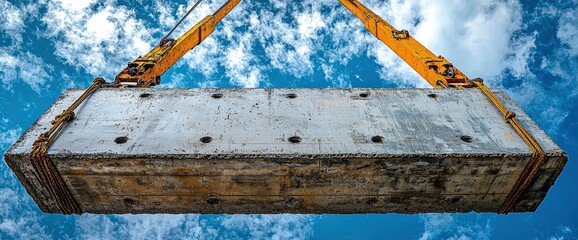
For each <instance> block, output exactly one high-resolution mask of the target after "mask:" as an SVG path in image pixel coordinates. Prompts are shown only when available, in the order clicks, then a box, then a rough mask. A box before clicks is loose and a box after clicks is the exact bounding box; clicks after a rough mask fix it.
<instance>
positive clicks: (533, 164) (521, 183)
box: [472, 80, 546, 214]
mask: <svg viewBox="0 0 578 240" xmlns="http://www.w3.org/2000/svg"><path fill="white" fill-rule="evenodd" d="M472 82H473V83H474V84H475V85H476V87H478V88H479V89H480V90H482V92H483V93H484V94H485V95H486V96H487V97H488V98H489V99H490V101H492V103H494V105H495V106H496V107H497V108H498V110H500V112H501V113H502V114H503V115H504V121H505V122H506V123H509V124H510V125H512V127H513V128H514V130H516V132H517V133H518V135H520V137H521V138H522V140H524V142H525V143H526V144H527V145H528V147H530V149H531V150H532V156H531V157H530V161H528V163H527V164H526V166H525V167H524V170H522V173H521V174H520V177H519V178H518V180H517V181H516V184H515V185H514V187H513V188H512V190H511V191H510V193H509V194H508V196H507V197H506V200H505V201H504V203H503V204H502V207H501V208H500V211H499V212H498V213H500V214H508V213H509V212H511V211H512V210H513V208H514V205H515V204H516V202H517V201H518V198H520V196H521V195H522V193H524V191H526V189H527V188H528V185H530V183H531V182H532V180H533V179H534V177H535V175H536V173H537V172H538V169H539V168H540V166H541V165H542V163H543V162H544V160H545V159H546V155H545V153H544V150H543V149H542V147H540V144H538V142H537V141H536V139H534V137H532V135H531V134H530V133H529V132H528V131H527V130H526V129H525V128H524V126H522V124H520V122H518V120H517V119H516V114H515V113H514V112H512V111H510V110H508V109H507V108H506V107H505V106H504V104H503V103H502V102H501V101H500V99H498V97H497V96H496V95H495V94H494V93H493V92H492V91H491V90H490V88H488V87H487V86H486V85H485V84H484V83H482V82H481V81H476V80H472Z"/></svg>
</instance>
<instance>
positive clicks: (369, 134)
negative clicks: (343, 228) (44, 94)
mask: <svg viewBox="0 0 578 240" xmlns="http://www.w3.org/2000/svg"><path fill="white" fill-rule="evenodd" d="M81 91H82V90H69V91H67V92H65V93H64V94H63V96H62V97H61V98H59V100H58V101H57V102H56V103H54V104H53V106H52V107H51V108H50V109H49V110H48V111H47V112H46V113H45V114H44V115H43V116H41V117H40V119H39V120H38V121H37V122H36V123H35V124H34V125H33V126H32V127H31V128H29V129H28V130H27V131H26V133H25V134H24V135H23V136H22V137H21V138H20V139H19V140H18V141H17V143H15V144H14V145H13V146H12V148H11V149H10V150H9V151H8V152H7V153H6V157H5V159H7V160H6V161H7V162H9V166H10V167H11V168H12V169H13V171H15V172H16V173H17V176H18V177H19V179H20V180H21V182H23V185H24V186H25V188H26V189H27V191H28V192H29V193H30V194H31V195H32V196H33V198H34V200H35V201H36V202H37V203H38V205H39V206H40V207H41V208H42V210H43V211H45V212H53V213H57V212H58V209H57V208H56V205H55V203H54V202H52V200H51V199H50V198H49V197H48V196H47V194H46V190H45V189H44V188H43V187H42V185H41V184H40V183H39V182H38V180H37V179H36V177H35V174H34V171H33V169H32V166H31V165H30V159H29V158H28V154H29V152H30V148H31V146H32V142H33V141H34V140H35V139H36V137H37V136H38V135H39V134H40V133H41V132H43V131H45V130H46V129H47V128H48V127H49V126H50V125H49V121H50V120H52V119H53V118H54V116H56V115H57V114H58V113H60V112H61V111H62V109H64V108H66V107H67V106H68V105H70V103H72V101H74V100H75V99H76V97H77V96H78V95H80V94H81ZM497 93H498V96H499V97H500V98H502V100H504V101H509V102H507V104H509V105H508V106H509V107H511V108H512V110H513V111H515V112H516V113H517V114H518V118H519V120H520V121H521V122H522V124H524V125H525V126H526V127H528V128H529V131H530V132H531V133H532V134H534V137H536V139H537V140H538V141H539V142H540V144H541V145H542V147H543V148H544V149H545V151H546V153H547V155H548V156H549V158H548V160H547V161H546V162H545V164H543V165H542V167H541V169H540V172H539V177H538V178H536V179H535V181H534V182H533V183H532V185H531V186H530V187H529V189H528V191H527V192H526V193H525V194H524V196H523V197H522V198H521V200H520V201H519V202H518V203H517V205H516V207H515V209H514V210H515V211H534V210H535V209H536V208H537V207H538V206H539V204H540V202H541V201H542V199H543V198H544V197H545V195H546V193H547V191H548V189H549V187H550V186H551V185H552V184H553V183H554V181H555V179H556V178H557V176H558V175H559V174H560V172H561V170H562V168H563V167H564V164H565V162H566V161H567V156H566V155H565V154H564V153H563V152H562V150H560V149H559V147H558V146H557V145H556V144H555V143H554V142H553V141H551V139H550V138H549V137H548V136H547V135H546V134H545V133H544V132H543V131H542V130H540V129H539V127H538V126H537V125H536V124H535V123H534V122H532V121H531V119H530V118H529V117H528V116H527V115H525V113H523V111H522V110H521V109H520V108H519V107H518V106H517V105H515V104H514V103H512V102H511V99H509V98H507V96H505V94H503V92H500V91H498V92H497ZM468 137H469V138H468ZM530 154H531V152H530V150H529V149H528V147H527V146H526V145H525V143H524V142H523V141H522V140H521V139H519V137H518V136H517V135H516V134H515V132H514V131H513V129H511V127H509V126H508V125H507V124H506V123H504V122H503V120H502V117H501V116H500V114H499V112H498V111H497V110H496V109H495V107H494V106H493V105H491V103H489V101H487V100H486V99H485V96H483V95H482V94H481V92H479V91H477V90H433V89H130V90H127V89H102V90H99V91H98V92H96V93H95V94H94V95H93V96H92V97H91V98H89V99H88V100H87V101H86V102H85V103H84V104H83V105H82V106H81V107H80V108H79V109H78V111H77V113H76V117H75V119H74V121H72V122H71V123H70V124H69V125H67V127H65V129H64V130H63V131H62V134H61V135H60V136H59V137H58V139H57V140H56V141H55V143H54V144H53V146H52V147H51V148H50V151H49V155H50V156H51V158H52V160H53V161H54V163H55V164H56V166H57V168H58V169H59V171H60V174H61V175H62V176H63V178H64V179H65V181H66V183H67V185H68V187H69V189H71V191H72V192H73V194H74V197H75V198H76V199H77V201H78V202H79V203H80V205H81V206H82V209H83V210H84V211H85V212H90V213H388V212H398V213H422V212H470V211H477V212H496V211H498V210H499V207H500V206H501V203H502V202H503V200H504V199H505V197H506V195H507V193H509V191H510V190H511V189H510V188H511V186H513V185H514V182H515V181H516V180H517V176H518V175H519V174H520V173H521V171H522V169H523V167H524V166H525V163H526V162H527V161H528V159H529V156H530Z"/></svg>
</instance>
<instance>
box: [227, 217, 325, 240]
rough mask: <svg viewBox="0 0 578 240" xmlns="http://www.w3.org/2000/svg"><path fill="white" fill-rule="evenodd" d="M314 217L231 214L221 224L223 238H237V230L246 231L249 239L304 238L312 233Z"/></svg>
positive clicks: (278, 239) (277, 239) (238, 236)
mask: <svg viewBox="0 0 578 240" xmlns="http://www.w3.org/2000/svg"><path fill="white" fill-rule="evenodd" d="M315 219H316V218H315V217H314V216H311V215H290V214H281V215H231V216H227V217H225V219H223V221H222V223H221V224H222V226H223V227H224V228H225V229H226V230H227V231H225V232H224V233H225V236H224V238H225V239H239V238H241V237H242V235H238V234H239V232H246V233H247V234H248V238H250V239H272V240H280V239H306V238H309V237H311V236H312V234H313V223H314V220H315Z"/></svg>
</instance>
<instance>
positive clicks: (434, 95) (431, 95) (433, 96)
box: [427, 93, 438, 98]
mask: <svg viewBox="0 0 578 240" xmlns="http://www.w3.org/2000/svg"><path fill="white" fill-rule="evenodd" d="M427 96H428V97H430V98H438V95H437V94H435V93H432V94H429V95H427Z"/></svg>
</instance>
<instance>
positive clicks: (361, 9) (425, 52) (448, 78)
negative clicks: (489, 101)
mask: <svg viewBox="0 0 578 240" xmlns="http://www.w3.org/2000/svg"><path fill="white" fill-rule="evenodd" d="M339 1H340V2H341V4H343V6H345V7H346V8H347V9H349V11H351V12H352V13H353V15H355V16H356V17H357V18H359V19H360V20H361V21H362V22H363V23H364V24H365V28H367V30H368V31H369V32H371V33H372V34H373V35H374V36H375V37H377V38H378V39H379V40H381V41H382V42H383V43H385V44H386V45H387V46H388V47H389V48H390V49H391V50H393V51H394V52H395V53H396V54H397V55H398V56H399V57H401V58H402V59H403V60H404V61H405V62H406V63H407V64H409V66H411V67H412V68H413V69H414V70H415V71H416V72H417V73H418V74H419V75H421V76H422V77H423V78H424V79H425V80H426V81H427V82H428V83H429V84H430V85H432V86H433V87H434V88H452V87H455V88H459V87H474V85H473V84H472V83H471V82H470V81H468V77H466V75H464V74H463V73H462V72H461V71H460V70H458V69H457V68H456V67H454V66H453V65H452V64H451V63H450V62H449V61H448V60H446V59H445V58H444V57H442V56H436V55H435V54H434V53H432V52H431V51H430V50H429V49H427V48H426V47H424V46H423V45H422V44H421V43H419V42H418V41H417V40H415V38H413V37H412V36H410V34H409V32H408V31H407V30H397V29H396V28H395V27H393V26H391V25H390V24H389V23H388V22H387V21H385V20H383V18H381V17H380V16H379V15H377V14H375V13H374V12H373V11H371V10H370V9H369V8H367V7H366V6H364V5H363V4H361V3H360V2H359V1H357V0H339Z"/></svg>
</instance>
